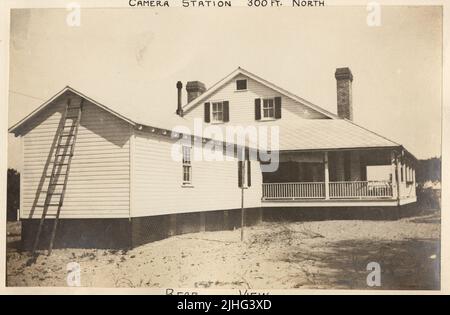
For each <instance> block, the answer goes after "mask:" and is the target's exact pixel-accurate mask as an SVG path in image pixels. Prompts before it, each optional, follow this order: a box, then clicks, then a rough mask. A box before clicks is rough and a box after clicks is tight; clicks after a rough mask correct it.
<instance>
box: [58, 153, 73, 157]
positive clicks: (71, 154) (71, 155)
mask: <svg viewBox="0 0 450 315" xmlns="http://www.w3.org/2000/svg"><path fill="white" fill-rule="evenodd" d="M56 156H73V154H71V153H69V154H56Z"/></svg>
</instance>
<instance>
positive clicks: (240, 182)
mask: <svg viewBox="0 0 450 315" xmlns="http://www.w3.org/2000/svg"><path fill="white" fill-rule="evenodd" d="M242 175H244V174H243V173H242V161H238V186H239V188H242V177H243V176H242Z"/></svg>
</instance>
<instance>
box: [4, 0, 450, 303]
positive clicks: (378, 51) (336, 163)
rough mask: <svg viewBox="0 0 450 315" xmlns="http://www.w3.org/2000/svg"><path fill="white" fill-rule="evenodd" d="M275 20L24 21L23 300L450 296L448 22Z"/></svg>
mask: <svg viewBox="0 0 450 315" xmlns="http://www.w3.org/2000/svg"><path fill="white" fill-rule="evenodd" d="M112 2H113V1H111V3H112ZM158 3H159V4H158ZM264 3H266V4H267V2H266V1H249V2H247V1H243V4H242V5H239V6H238V5H235V3H234V2H232V1H173V0H171V1H123V2H122V3H120V6H117V5H114V6H110V7H108V6H104V7H100V6H89V5H87V4H80V3H77V2H76V1H74V2H62V5H60V6H59V7H41V8H40V7H31V6H30V7H15V8H11V9H10V10H9V11H8V14H9V22H8V23H9V34H8V35H9V41H8V42H7V43H6V44H7V45H8V54H9V61H8V66H9V72H8V73H7V78H8V85H7V88H8V93H7V98H8V102H7V104H6V105H7V113H8V114H7V133H8V136H7V137H8V138H7V161H6V162H7V173H6V176H5V178H4V182H5V185H6V189H5V190H6V191H5V193H6V203H5V205H6V209H5V210H4V212H6V214H5V218H6V222H4V224H5V233H4V234H6V235H5V241H6V244H5V248H6V252H5V253H4V254H5V260H6V262H5V263H6V265H5V270H4V274H5V278H6V283H5V286H6V287H7V288H27V287H85V288H86V287H87V288H122V289H123V288H141V289H142V288H145V289H154V290H156V291H154V292H157V293H158V292H159V293H160V294H169V295H172V294H173V295H175V294H180V293H185V294H197V293H202V292H203V293H204V292H206V293H207V292H213V291H219V290H222V291H223V292H227V293H229V294H251V293H263V294H268V293H269V292H271V291H272V290H290V291H289V292H293V293H296V292H302V290H311V289H313V290H364V291H368V292H369V291H370V292H371V291H380V290H381V291H385V290H401V291H411V290H413V291H417V290H427V291H439V290H441V289H442V280H441V274H442V271H441V269H442V260H441V258H442V256H441V255H442V253H441V204H442V202H441V201H442V200H441V199H442V197H441V183H442V179H441V168H442V167H441V162H442V161H441V160H442V121H443V114H442V107H443V58H444V47H443V29H444V28H443V25H444V21H443V7H442V6H438V5H420V6H419V5H380V4H379V3H377V2H376V1H375V2H370V3H367V2H365V1H361V4H360V5H352V6H350V5H345V6H344V5H339V6H337V5H336V6H331V5H329V6H328V5H327V4H326V1H282V0H280V1H269V2H268V4H267V7H266V6H265V5H264ZM260 6H261V7H260ZM262 6H264V7H262ZM5 135H6V131H5ZM5 141H6V139H5Z"/></svg>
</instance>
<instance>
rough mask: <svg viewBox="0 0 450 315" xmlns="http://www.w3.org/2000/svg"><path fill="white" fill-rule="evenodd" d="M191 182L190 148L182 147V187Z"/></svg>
mask: <svg viewBox="0 0 450 315" xmlns="http://www.w3.org/2000/svg"><path fill="white" fill-rule="evenodd" d="M191 182H192V164H191V147H188V146H183V185H190V184H191Z"/></svg>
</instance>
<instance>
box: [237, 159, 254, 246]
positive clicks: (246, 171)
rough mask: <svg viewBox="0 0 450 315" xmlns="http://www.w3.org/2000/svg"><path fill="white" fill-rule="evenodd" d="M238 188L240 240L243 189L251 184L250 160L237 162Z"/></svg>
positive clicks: (242, 235)
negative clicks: (239, 199)
mask: <svg viewBox="0 0 450 315" xmlns="http://www.w3.org/2000/svg"><path fill="white" fill-rule="evenodd" d="M238 178H239V184H238V185H239V188H241V242H242V241H243V240H244V225H245V208H244V189H247V188H249V187H250V186H251V166H250V160H243V161H239V162H238Z"/></svg>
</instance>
